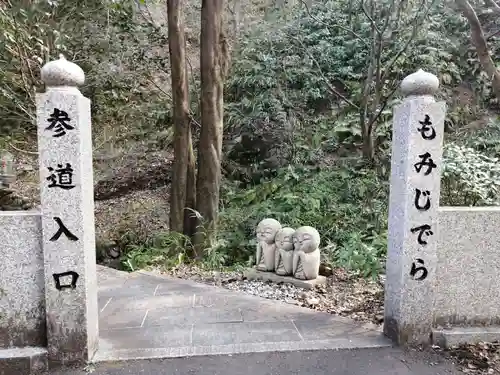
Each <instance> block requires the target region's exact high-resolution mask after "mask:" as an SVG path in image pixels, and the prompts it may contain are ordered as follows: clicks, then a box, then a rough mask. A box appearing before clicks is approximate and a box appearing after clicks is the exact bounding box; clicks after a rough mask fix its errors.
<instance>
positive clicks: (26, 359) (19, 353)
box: [0, 347, 48, 375]
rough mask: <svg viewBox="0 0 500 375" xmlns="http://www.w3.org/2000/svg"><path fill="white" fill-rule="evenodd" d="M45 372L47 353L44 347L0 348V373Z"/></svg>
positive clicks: (25, 374) (28, 374) (24, 374)
mask: <svg viewBox="0 0 500 375" xmlns="http://www.w3.org/2000/svg"><path fill="white" fill-rule="evenodd" d="M47 372H48V355H47V349H45V348H39V347H24V348H9V349H0V374H1V375H42V374H47Z"/></svg>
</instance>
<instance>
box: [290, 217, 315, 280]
mask: <svg viewBox="0 0 500 375" xmlns="http://www.w3.org/2000/svg"><path fill="white" fill-rule="evenodd" d="M293 242H294V253H293V276H294V277H295V278H296V279H301V280H314V279H316V278H317V277H318V275H319V264H320V252H319V243H320V236H319V233H318V231H317V230H316V229H314V228H313V227H309V226H304V227H300V228H298V229H297V230H296V231H295V234H294V236H293Z"/></svg>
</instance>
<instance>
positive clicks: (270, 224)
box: [255, 218, 281, 271]
mask: <svg viewBox="0 0 500 375" xmlns="http://www.w3.org/2000/svg"><path fill="white" fill-rule="evenodd" d="M280 229H281V224H280V223H279V221H278V220H275V219H269V218H268V219H264V220H262V221H261V222H260V223H259V225H257V230H256V232H257V256H256V258H255V259H256V264H257V269H258V270H259V271H274V257H275V252H276V244H275V243H274V240H275V238H276V233H278V231H279V230H280Z"/></svg>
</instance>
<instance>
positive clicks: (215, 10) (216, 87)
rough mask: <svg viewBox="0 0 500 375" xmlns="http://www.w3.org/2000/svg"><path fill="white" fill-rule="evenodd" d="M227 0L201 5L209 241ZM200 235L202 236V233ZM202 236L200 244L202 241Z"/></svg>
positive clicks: (203, 187) (203, 207)
mask: <svg viewBox="0 0 500 375" xmlns="http://www.w3.org/2000/svg"><path fill="white" fill-rule="evenodd" d="M223 6H224V0H202V5H201V41H200V48H201V53H200V66H201V134H200V142H199V146H198V175H197V181H196V205H197V206H196V208H197V211H198V212H199V213H200V215H201V217H202V219H203V222H204V224H205V225H204V231H205V234H206V235H207V236H208V238H205V240H208V242H210V241H211V239H212V233H213V230H214V229H215V224H216V221H217V215H218V205H219V190H220V182H221V158H222V129H223V105H224V100H223V83H224V76H225V74H226V66H227V54H228V50H227V47H226V39H225V37H224V30H223V9H224V7H223ZM199 234H200V233H199ZM200 237H201V236H200V235H198V236H197V239H196V242H198V243H199V242H200Z"/></svg>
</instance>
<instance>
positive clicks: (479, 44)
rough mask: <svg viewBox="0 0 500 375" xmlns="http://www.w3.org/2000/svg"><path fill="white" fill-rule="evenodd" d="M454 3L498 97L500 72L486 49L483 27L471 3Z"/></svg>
mask: <svg viewBox="0 0 500 375" xmlns="http://www.w3.org/2000/svg"><path fill="white" fill-rule="evenodd" d="M455 3H456V4H457V6H458V7H459V9H460V10H461V11H462V14H463V15H464V17H465V18H467V21H468V22H469V26H470V30H471V40H472V44H473V45H474V47H476V52H477V56H478V59H479V61H480V62H481V66H482V67H483V69H484V70H485V71H486V73H487V74H488V75H489V76H490V78H491V79H492V88H493V91H494V92H495V95H496V96H497V98H500V72H499V71H498V69H497V68H496V65H495V62H494V61H493V59H492V57H491V54H490V51H489V50H488V44H487V43H486V38H485V36H484V33H483V28H482V27H481V23H480V22H479V19H478V17H477V14H476V12H475V10H474V8H473V7H472V5H470V3H469V1H467V0H455Z"/></svg>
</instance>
